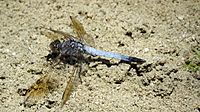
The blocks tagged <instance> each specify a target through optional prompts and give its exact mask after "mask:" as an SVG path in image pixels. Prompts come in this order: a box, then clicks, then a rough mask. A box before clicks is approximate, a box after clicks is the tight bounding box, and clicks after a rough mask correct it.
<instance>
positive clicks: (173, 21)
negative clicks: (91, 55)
mask: <svg viewBox="0 0 200 112" xmlns="http://www.w3.org/2000/svg"><path fill="white" fill-rule="evenodd" d="M0 9H1V10H0V18H1V21H0V23H1V24H0V25H1V26H0V27H1V29H0V33H1V35H0V71H1V72H0V105H1V106H0V111H1V112H3V111H4V112H19V111H26V112H30V111H41V112H46V111H60V112H61V111H70V112H71V111H73V112H75V111H76V112H78V111H81V112H82V111H84V112H89V111H91V112H96V111H98V112H101V111H105V112H107V111H110V112H113V111H114V112H147V111H148V112H161V111H162V112H200V76H199V72H198V71H197V72H196V73H194V72H189V71H188V70H187V69H186V68H185V67H184V63H185V59H186V58H188V56H189V57H190V53H191V47H193V46H198V44H199V42H200V2H199V0H165V1H164V0H163V1H162V0H148V1H147V0H126V1H125V0H85V1H84V0H82V1H81V0H79V1H78V0H77V1H76V0H49V1H48V0H1V1H0ZM69 16H75V17H77V19H78V20H80V21H81V23H83V25H84V27H85V29H86V31H87V32H88V33H89V34H91V35H92V36H93V37H94V38H95V43H96V48H98V49H102V50H106V51H112V52H119V53H123V54H127V55H131V56H136V57H141V58H143V59H146V60H147V62H146V63H144V64H142V65H138V70H136V69H135V67H133V66H130V65H129V64H125V63H122V64H118V65H112V66H107V65H105V64H101V63H99V62H94V63H91V64H90V65H89V66H90V69H88V70H87V72H86V74H85V75H83V76H82V80H83V82H82V84H78V86H77V87H76V89H75V90H74V91H73V93H72V95H71V97H70V100H69V101H67V103H66V104H65V105H64V107H63V108H60V102H61V97H62V93H63V91H64V88H65V85H66V80H68V76H69V75H70V71H69V70H70V69H67V68H68V67H69V66H66V68H61V69H55V70H50V71H48V70H49V69H48V67H47V66H45V63H46V60H45V58H44V56H46V55H47V54H48V52H49V48H48V45H49V43H50V42H51V41H50V40H49V39H47V38H46V37H45V36H44V35H42V34H41V33H40V32H41V31H42V29H41V27H46V28H53V29H57V30H61V31H65V32H68V33H71V34H73V30H72V29H71V28H70V27H69V25H70V19H69ZM111 62H113V63H116V62H118V61H117V60H114V59H112V61H111ZM69 68H70V67H69ZM46 72H48V73H49V74H53V75H54V76H55V77H57V76H59V77H61V78H60V80H59V82H58V85H59V88H58V89H56V91H53V92H51V93H50V94H48V95H47V96H46V97H45V98H41V99H40V100H39V101H38V102H37V103H35V105H32V106H30V107H27V106H24V105H23V102H24V99H25V96H24V91H25V90H26V89H27V88H28V87H30V86H31V85H32V84H33V83H34V82H35V81H36V80H37V79H39V78H40V77H41V75H42V74H44V73H46Z"/></svg>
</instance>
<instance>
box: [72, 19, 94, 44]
mask: <svg viewBox="0 0 200 112" xmlns="http://www.w3.org/2000/svg"><path fill="white" fill-rule="evenodd" d="M70 19H71V21H72V27H73V29H74V31H75V32H76V34H77V37H78V38H79V40H80V41H83V42H85V43H86V44H87V45H89V46H92V47H94V46H95V42H94V39H93V38H92V37H91V36H90V35H89V34H87V33H86V31H85V29H84V27H83V25H82V24H81V23H80V22H79V21H78V20H77V19H76V18H75V17H72V16H70Z"/></svg>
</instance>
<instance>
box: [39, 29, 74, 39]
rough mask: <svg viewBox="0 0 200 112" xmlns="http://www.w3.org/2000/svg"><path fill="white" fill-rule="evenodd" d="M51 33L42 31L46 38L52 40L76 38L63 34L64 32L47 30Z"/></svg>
mask: <svg viewBox="0 0 200 112" xmlns="http://www.w3.org/2000/svg"><path fill="white" fill-rule="evenodd" d="M45 29H47V30H49V31H42V32H41V33H42V34H43V35H45V36H46V37H48V38H49V39H51V40H57V39H58V40H62V39H69V38H75V37H73V36H72V35H70V34H68V33H66V32H62V31H58V30H54V29H51V28H50V29H48V28H45Z"/></svg>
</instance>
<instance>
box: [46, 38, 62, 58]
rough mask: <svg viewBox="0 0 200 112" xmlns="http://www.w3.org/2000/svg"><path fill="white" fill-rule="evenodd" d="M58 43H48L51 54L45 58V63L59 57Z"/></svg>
mask: <svg viewBox="0 0 200 112" xmlns="http://www.w3.org/2000/svg"><path fill="white" fill-rule="evenodd" d="M60 43H61V42H60V41H59V40H55V41H53V42H51V43H50V45H49V47H50V49H51V53H50V54H48V55H47V56H46V59H47V61H50V60H54V59H56V58H57V57H58V56H59V55H60V47H59V45H60Z"/></svg>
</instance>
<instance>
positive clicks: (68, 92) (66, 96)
mask: <svg viewBox="0 0 200 112" xmlns="http://www.w3.org/2000/svg"><path fill="white" fill-rule="evenodd" d="M80 71H81V68H80V66H79V67H74V69H73V74H72V76H71V77H70V79H69V81H68V82H67V86H66V88H65V91H64V93H63V96H62V103H61V107H63V105H64V104H65V103H66V101H67V100H69V97H70V95H71V93H72V91H73V89H74V86H75V84H76V83H75V82H76V80H77V78H79V75H80Z"/></svg>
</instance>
